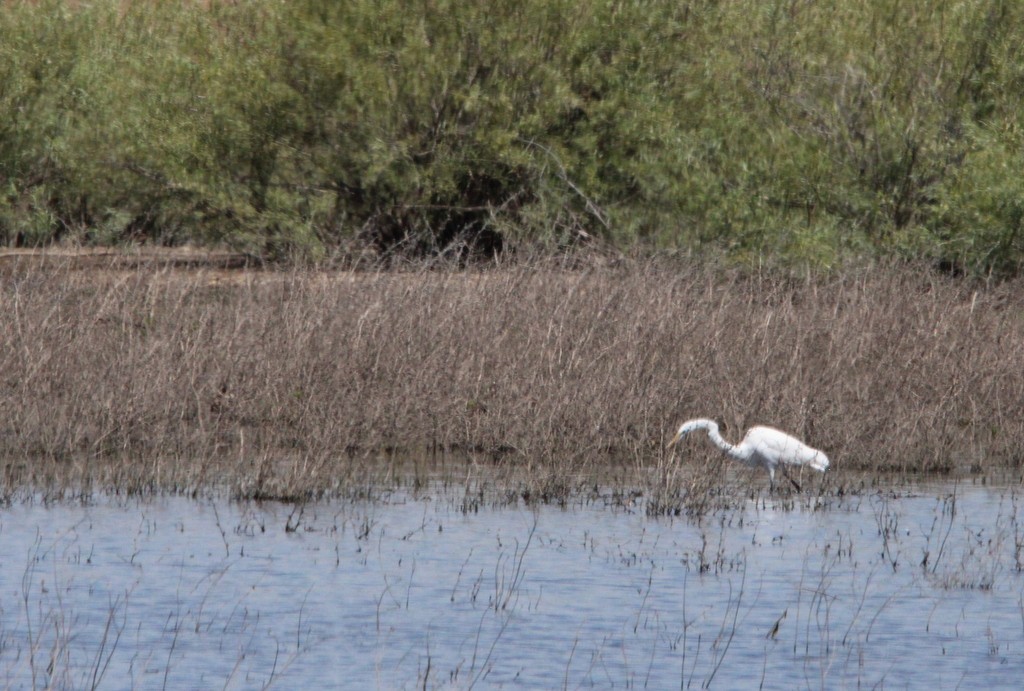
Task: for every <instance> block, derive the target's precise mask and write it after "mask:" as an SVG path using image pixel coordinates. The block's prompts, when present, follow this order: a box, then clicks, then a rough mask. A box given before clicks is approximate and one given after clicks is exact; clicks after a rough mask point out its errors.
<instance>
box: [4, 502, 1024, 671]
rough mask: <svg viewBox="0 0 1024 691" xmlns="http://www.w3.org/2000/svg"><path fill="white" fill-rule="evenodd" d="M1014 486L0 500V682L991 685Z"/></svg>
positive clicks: (1007, 608) (1000, 655)
mask: <svg viewBox="0 0 1024 691" xmlns="http://www.w3.org/2000/svg"><path fill="white" fill-rule="evenodd" d="M1018 501H1019V491H1017V492H1015V491H1014V490H1012V489H1009V488H1003V489H992V488H971V487H967V488H965V487H960V488H958V489H956V494H955V497H954V488H953V487H951V486H950V487H938V488H932V489H930V490H926V491H924V490H923V491H919V492H917V493H916V494H912V495H903V496H900V495H893V494H891V493H890V494H887V495H882V494H878V495H870V496H868V495H866V496H859V497H852V498H850V497H847V498H843V499H841V500H833V504H832V505H830V506H829V507H828V508H826V509H824V510H816V511H815V510H811V509H810V508H808V507H803V508H801V507H799V506H798V507H797V508H795V509H793V510H782V509H778V508H773V507H772V506H771V505H770V504H769V505H764V504H757V505H755V504H754V503H752V502H750V503H747V504H746V505H744V506H741V507H738V508H736V509H735V510H732V511H725V512H719V513H716V514H713V515H710V516H707V517H705V518H704V519H703V520H702V521H700V522H691V521H687V520H669V519H665V518H660V519H654V518H647V517H645V515H644V511H643V508H642V506H639V507H637V508H636V510H635V511H634V512H630V511H624V510H623V509H622V508H621V507H620V508H615V507H610V506H604V505H591V506H584V507H577V508H575V509H569V510H563V509H558V508H554V507H540V508H537V509H527V508H511V509H509V508H506V509H494V510H485V509H481V510H479V511H478V512H472V513H463V512H461V511H460V510H459V509H460V502H459V501H457V500H456V501H449V500H445V499H439V498H435V499H433V500H430V499H409V498H399V497H391V498H390V499H389V500H385V501H378V502H368V503H363V504H360V503H350V502H348V503H344V504H334V505H332V504H320V505H313V506H307V507H305V509H304V510H302V511H301V512H300V511H298V510H294V509H293V508H291V507H287V506H282V505H271V506H267V505H253V504H234V503H227V502H218V503H197V502H194V501H191V500H187V499H159V500H150V501H145V502H140V503H130V502H129V503H126V502H124V501H123V500H120V501H111V500H102V501H100V502H98V503H96V504H93V505H91V506H87V507H82V506H73V505H57V506H41V505H22V506H14V507H11V508H9V509H7V510H5V511H4V512H3V513H0V540H2V545H3V550H2V554H0V562H2V563H0V680H2V682H3V683H4V685H5V686H14V687H46V686H56V687H63V688H79V687H92V686H97V685H98V686H100V687H107V688H130V687H139V688H213V687H223V686H228V687H232V688H258V687H262V686H264V685H268V684H273V685H277V686H280V687H282V688H298V687H300V686H301V685H304V684H306V685H309V687H310V688H321V687H331V686H348V687H352V688H370V687H379V688H402V687H413V686H415V687H422V686H423V685H424V682H426V686H428V687H437V686H441V687H448V686H453V687H460V688H461V687H470V686H474V685H475V686H478V687H488V688H489V687H494V686H523V687H531V688H532V687H546V688H550V687H561V686H565V687H573V688H575V687H579V686H599V687H610V686H616V687H624V686H644V687H650V688H666V687H670V686H671V687H679V686H680V685H683V686H689V687H692V688H699V687H702V686H706V685H714V686H719V687H724V688H736V687H745V688H752V687H755V686H757V685H761V684H763V686H764V687H765V688H792V687H794V686H797V685H798V686H806V687H830V688H835V687H839V686H853V685H868V686H875V685H882V686H896V687H904V686H914V687H922V686H926V685H932V686H935V687H936V688H950V687H956V686H959V685H962V684H964V683H969V684H970V685H971V686H978V685H989V686H992V687H1012V686H1015V685H1017V684H1018V683H1019V680H1020V678H1021V673H1022V671H1024V662H1022V661H1024V601H1022V596H1021V587H1022V584H1024V579H1022V574H1021V571H1020V568H1021V566H1022V561H1024V554H1022V543H1024V528H1022V527H1021V526H1019V525H1018V522H1017V518H1018V510H1017V508H1018V507H1017V503H1018Z"/></svg>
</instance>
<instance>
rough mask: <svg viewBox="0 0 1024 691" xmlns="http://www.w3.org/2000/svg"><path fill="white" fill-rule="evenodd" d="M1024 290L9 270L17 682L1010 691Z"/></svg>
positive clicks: (0, 307) (439, 273) (1014, 677)
mask: <svg viewBox="0 0 1024 691" xmlns="http://www.w3.org/2000/svg"><path fill="white" fill-rule="evenodd" d="M102 261H107V260H102ZM1022 295H1024V291H1021V290H1020V289H1019V284H1017V283H1012V282H1011V283H993V284H980V283H976V282H969V281H957V280H953V279H950V278H948V277H941V276H936V275H934V274H928V273H927V272H922V271H918V270H916V269H915V268H914V267H909V268H908V267H900V266H873V267H867V268H865V269H863V270H862V271H859V272H853V271H851V272H848V273H845V274H843V275H831V276H826V275H821V276H814V275H808V276H806V277H804V278H802V279H797V278H794V277H793V276H776V275H768V274H751V273H749V272H742V271H733V270H728V269H725V268H721V267H719V268H717V269H715V268H706V267H699V266H695V265H693V264H686V263H685V262H682V261H675V260H652V261H649V262H636V263H631V264H627V265H623V266H619V265H604V264H600V263H593V264H586V263H584V264H582V265H575V264H572V263H571V262H567V263H558V262H545V261H540V262H538V263H536V264H526V263H523V264H515V265H509V266H498V267H493V268H491V269H489V270H477V269H473V270H455V269H451V268H441V269H438V268H436V267H435V268H429V267H426V268H425V267H413V268H410V269H409V270H407V271H402V270H392V271H328V270H299V269H296V270H262V271H251V270H248V271H246V270H241V271H240V270H236V269H233V268H231V267H228V266H223V267H217V266H211V265H209V264H208V263H203V262H198V263H196V264H192V263H189V262H185V263H174V262H166V261H160V260H155V261H154V260H152V259H151V258H146V257H142V258H138V257H136V258H134V259H132V258H131V257H129V261H121V260H118V261H111V262H110V263H109V264H106V265H100V266H96V264H95V262H93V263H92V264H90V265H88V266H86V265H83V264H82V263H81V262H80V261H79V260H78V259H77V258H68V257H64V256H60V255H55V256H45V255H44V256H41V257H40V256H35V257H31V258H29V259H28V260H26V259H25V258H24V257H20V256H4V257H2V258H0V313H2V314H4V315H5V318H4V322H3V329H2V330H0V372H3V376H2V379H0V467H2V474H0V497H2V499H3V508H2V509H0V539H2V544H3V548H4V549H3V553H2V555H0V560H2V564H0V566H2V568H0V680H2V681H0V683H2V684H3V685H5V686H9V687H13V688H24V687H29V688H51V687H59V688H181V687H204V688H210V687H214V688H215V687H226V688H258V687H266V686H271V687H272V686H278V687H282V688H295V687H299V686H302V685H307V686H315V687H320V686H323V685H324V684H329V685H330V684H334V685H349V686H353V687H360V688H366V687H377V688H412V687H415V688H424V687H426V688H438V687H440V688H445V687H454V688H470V687H476V688H493V687H524V688H536V687H544V688H551V687H556V688H557V687H564V688H570V687H572V688H577V687H602V688H605V687H630V688H634V687H639V686H646V687H649V688H664V687H673V688H674V687H677V686H679V687H682V688H700V687H712V686H717V687H726V688H728V687H736V686H744V687H752V686H763V687H764V688H793V687H794V686H801V687H810V688H834V687H837V686H840V687H842V686H855V685H858V686H859V685H871V686H898V687H904V686H922V685H927V686H932V687H937V688H956V687H958V686H965V685H968V684H969V685H971V686H977V685H987V686H990V687H1006V686H1012V685H1014V684H1016V683H1017V681H1018V680H1019V678H1020V674H1021V671H1022V670H1021V663H1020V660H1021V659H1024V655H1022V653H1024V601H1022V595H1021V592H1022V575H1021V572H1022V562H1024V530H1022V528H1021V526H1020V525H1019V516H1020V511H1019V504H1020V502H1021V500H1022V491H1021V478H1020V469H1021V459H1022V456H1021V449H1022V448H1024V302H1022V297H1021V296H1022ZM695 415H709V416H713V417H715V418H716V419H718V420H720V421H721V422H722V423H723V426H724V430H723V434H724V435H725V436H726V437H727V438H729V439H732V440H736V439H738V437H739V435H740V434H741V432H742V429H744V428H746V427H747V426H749V425H751V424H755V423H767V424H772V425H777V426H778V427H780V428H782V429H785V430H787V431H790V432H792V433H794V434H795V435H797V436H799V437H800V438H802V439H804V440H806V441H807V442H808V443H810V444H813V445H814V446H815V447H817V448H821V449H823V450H824V451H825V452H826V453H827V454H828V456H829V458H830V460H831V464H830V466H829V469H828V471H827V472H826V473H825V474H824V475H818V474H817V473H814V472H813V471H809V472H808V473H807V474H805V475H804V476H800V477H799V478H798V479H799V480H800V483H801V485H802V486H803V488H804V492H803V493H792V492H790V491H788V490H785V491H781V490H780V491H778V492H777V493H775V494H769V493H768V491H767V481H766V478H765V477H764V473H763V472H758V471H748V470H745V469H743V468H739V467H736V466H735V465H733V464H730V463H727V462H725V461H724V460H723V458H722V457H721V455H720V454H719V453H718V451H717V450H715V449H714V448H713V447H711V445H709V444H707V443H706V440H700V441H687V442H685V443H684V444H681V445H679V446H678V447H677V448H675V449H673V450H672V451H671V452H670V451H668V450H666V449H665V442H667V441H668V439H669V437H670V435H671V432H672V431H673V430H674V429H675V427H676V425H678V424H679V422H680V421H682V420H683V419H686V418H689V417H693V416H695Z"/></svg>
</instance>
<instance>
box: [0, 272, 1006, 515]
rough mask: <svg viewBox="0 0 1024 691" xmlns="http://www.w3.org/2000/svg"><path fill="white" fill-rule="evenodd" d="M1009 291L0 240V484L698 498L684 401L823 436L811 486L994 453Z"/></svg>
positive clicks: (999, 433) (737, 427)
mask: <svg viewBox="0 0 1024 691" xmlns="http://www.w3.org/2000/svg"><path fill="white" fill-rule="evenodd" d="M76 267H77V268H76ZM1021 288H1022V286H1021V284H1019V283H1015V284H1002V285H999V286H996V287H988V288H984V287H978V286H976V285H972V284H968V283H965V282H958V281H954V280H949V279H944V278H939V277H936V276H934V275H929V274H928V273H926V272H923V271H918V270H913V269H906V268H903V269H897V268H892V267H888V268H872V269H868V270H864V271H862V272H860V273H852V272H851V273H847V274H844V275H841V276H837V277H831V278H820V277H819V278H809V279H807V280H804V281H799V280H794V279H792V278H785V279H784V278H778V277H766V276H751V275H749V274H741V273H739V272H734V271H727V270H722V269H704V268H700V267H698V266H694V265H687V264H681V263H678V262H648V263H630V262H625V263H623V264H620V265H618V266H615V267H588V268H583V269H579V268H575V269H571V270H570V269H566V268H562V267H559V266H556V265H552V264H549V263H544V262H539V263H534V264H530V265H522V264H520V265H516V266H511V267H506V268H498V269H490V270H484V271H479V270H462V271H457V270H451V271H447V270H446V271H436V270H435V271H428V270H412V271H388V272H341V271H337V272H325V271H310V270H303V271H294V272H272V271H232V270H225V269H222V268H203V267H202V266H195V265H192V266H186V267H185V268H182V266H181V265H180V264H178V265H168V264H167V263H165V262H152V261H148V260H147V261H138V262H136V263H135V265H131V266H126V265H124V263H123V262H121V263H118V264H112V265H109V266H108V267H107V268H97V267H96V266H90V267H86V268H84V269H83V268H81V265H77V264H74V263H71V262H70V260H67V259H60V258H53V257H51V258H49V259H48V260H47V261H46V262H43V263H40V262H38V261H24V260H19V259H12V258H10V257H7V258H4V259H3V260H2V261H0V313H2V314H3V315H4V316H3V323H4V326H3V330H2V332H0V372H2V377H0V461H2V464H3V468H4V475H3V485H4V486H5V487H6V488H7V489H8V491H10V490H12V489H16V488H25V487H33V488H40V487H42V488H47V487H66V486H75V487H97V486H99V487H103V488H110V489H114V490H118V491H137V490H142V489H147V488H155V489H171V490H180V491H201V490H203V489H204V488H208V487H213V486H229V487H232V488H233V489H234V491H235V492H237V493H239V494H241V495H244V496H295V495H297V494H302V493H314V494H316V493H322V492H327V493H330V492H335V491H349V490H351V489H352V488H353V487H359V486H362V485H363V484H366V483H374V482H379V481H381V479H382V478H384V479H385V480H386V479H389V478H390V479H394V478H396V477H397V473H398V470H397V467H398V465H399V460H396V459H407V458H425V457H427V456H429V455H430V454H431V453H433V452H451V451H455V452H458V454H459V455H461V456H462V457H463V458H467V459H468V465H461V466H459V468H460V469H459V470H458V471H453V474H451V475H449V480H448V481H455V480H454V479H453V478H457V477H459V476H460V475H462V474H466V473H472V472H473V471H472V469H473V467H474V464H486V465H488V466H495V467H498V468H499V469H503V470H502V471H501V472H505V473H507V475H506V477H507V479H508V482H509V484H510V486H511V487H514V488H515V491H516V492H520V493H522V494H523V495H532V496H541V497H542V498H545V499H552V498H553V499H558V498H559V497H564V496H565V495H567V494H568V493H571V492H573V491H575V490H577V489H579V487H581V486H583V485H588V484H592V483H593V482H596V481H598V480H596V479H595V478H597V477H598V474H597V473H598V469H601V475H600V477H601V478H605V480H604V481H607V478H608V475H607V471H608V469H609V468H612V469H618V470H619V471H621V473H622V476H621V477H622V478H623V482H627V483H628V482H630V481H636V478H637V477H641V476H644V477H648V478H653V479H654V480H653V481H654V483H655V484H657V485H659V486H662V487H684V488H685V487H686V486H687V485H691V486H693V488H694V489H695V490H702V489H704V488H706V487H707V485H708V483H709V482H717V481H720V479H721V477H722V475H721V474H722V472H723V471H722V466H723V464H722V463H721V461H720V458H719V457H718V456H717V454H715V453H713V452H712V451H711V450H710V449H709V448H708V446H709V445H707V444H706V442H704V441H703V440H696V441H691V442H687V444H685V445H684V446H683V448H682V449H681V450H680V451H679V452H678V453H677V455H676V459H677V462H673V461H670V459H669V458H668V457H666V455H665V452H664V451H663V446H664V442H665V441H666V438H667V437H668V436H669V434H670V432H671V431H672V430H673V428H674V427H675V426H676V425H677V424H678V423H679V422H680V421H681V420H683V419H685V418H688V417H694V416H710V417H714V418H716V419H718V420H720V421H721V422H723V423H724V425H725V432H724V433H725V436H726V437H727V438H733V439H736V438H738V437H739V435H740V434H741V433H742V430H743V429H744V428H745V427H747V426H749V425H751V424H755V423H763V424H770V425H774V426H777V427H780V428H782V429H785V430H787V431H790V432H792V433H794V434H796V435H797V436H800V437H802V438H804V439H806V440H807V441H808V442H809V443H811V444H813V445H814V446H817V447H819V448H822V449H824V450H826V452H828V454H829V456H830V457H831V458H832V460H833V466H832V470H830V471H829V476H831V477H838V478H843V477H844V476H846V475H847V474H849V476H850V477H852V473H853V471H863V470H868V471H873V472H883V471H899V472H916V471H950V470H955V469H963V468H965V467H967V468H970V469H973V470H976V471H996V470H1001V469H1007V468H1012V469H1017V468H1019V467H1020V466H1021V462H1022V458H1024V293H1022V291H1021ZM395 452H397V453H395ZM425 452H426V453H425ZM435 458H436V459H441V460H440V461H438V462H445V463H447V462H448V461H446V460H444V459H445V458H449V456H447V455H445V454H443V453H439V454H436V455H435ZM467 468H468V470H467ZM744 472H746V471H744ZM750 477H751V479H753V480H755V481H756V482H757V483H759V484H761V483H763V482H764V480H765V478H762V477H760V476H759V475H757V476H755V474H753V473H750ZM709 478H710V480H709ZM611 482H612V483H615V482H617V480H616V479H615V478H614V477H613V478H612V479H611Z"/></svg>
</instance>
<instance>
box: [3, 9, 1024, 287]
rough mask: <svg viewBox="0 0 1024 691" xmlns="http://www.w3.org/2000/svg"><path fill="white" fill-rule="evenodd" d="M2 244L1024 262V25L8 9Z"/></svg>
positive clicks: (895, 16) (745, 12) (953, 13)
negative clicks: (547, 250) (598, 246)
mask: <svg viewBox="0 0 1024 691" xmlns="http://www.w3.org/2000/svg"><path fill="white" fill-rule="evenodd" d="M0 37H2V40H0V240H2V241H4V242H6V243H7V244H24V245H36V244H44V243H48V242H52V241H55V240H57V241H59V240H65V239H70V240H73V241H77V242H88V243H101V244H106V243H117V242H124V241H130V240H146V241H152V242H162V243H168V244H174V243H181V242H186V241H188V242H209V243H226V244H228V245H231V246H235V247H238V248H240V249H243V250H246V251H249V252H252V253H254V254H257V255H259V256H262V257H265V258H268V259H277V258H288V257H307V258H314V259H315V258H320V257H324V256H326V255H329V254H332V253H335V252H339V251H341V252H345V251H349V250H352V249H355V248H363V247H373V248H375V249H376V250H377V251H379V252H381V253H384V254H389V253H412V254H433V253H464V252H466V251H467V250H470V249H472V248H473V247H474V246H475V247H477V249H479V250H481V251H483V252H484V253H485V254H486V253H488V252H491V251H495V250H497V249H498V248H500V247H501V246H503V245H504V246H508V245H510V244H512V245H520V244H528V245H538V246H543V247H552V248H558V247H564V246H565V245H567V244H571V243H575V242H578V241H580V239H581V238H588V237H596V238H600V239H601V240H603V241H605V242H607V243H609V244H611V245H613V246H616V247H619V248H623V249H626V248H635V247H638V246H639V247H646V248H680V249H685V250H688V251H702V250H712V251H714V252H725V253H727V254H729V255H731V256H733V257H735V258H737V259H738V260H741V261H763V260H765V259H768V260H770V261H779V262H783V263H799V264H804V263H810V264H813V265H816V266H825V267H828V266H834V265H837V264H840V263H841V262H843V261H845V260H847V259H849V258H851V257H858V256H876V255H879V254H886V255H891V254H897V255H898V254H906V255H909V256H915V257H919V256H925V257H929V258H931V259H933V260H934V261H935V262H936V263H938V264H941V265H943V266H945V267H948V268H950V269H952V270H956V271H964V272H970V273H999V274H1014V273H1019V271H1020V269H1021V267H1022V264H1024V232H1022V230H1021V226H1022V223H1024V182H1022V180H1024V177H1022V176H1020V175H1019V174H1018V171H1019V169H1020V168H1021V164H1022V158H1021V154H1022V149H1021V144H1022V135H1021V126H1022V123H1021V115H1020V113H1021V112H1024V110H1022V108H1021V102H1020V101H1021V98H1022V95H1024V56H1022V51H1024V6H1021V5H1019V4H1018V3H1014V2H1009V1H1008V0H1006V1H999V0H992V1H990V2H984V3H979V2H967V1H952V0H947V1H942V0H939V1H938V2H930V3H924V2H909V3H908V2H900V1H899V0H859V1H857V2H828V1H826V2H803V1H800V0H787V1H785V2H783V1H781V0H770V1H768V2H763V3H749V2H739V1H738V0H724V1H717V2H713V1H711V0H704V1H702V0H692V1H690V2H686V1H680V0H652V1H651V2H645V3H638V2H627V1H624V0H553V1H549V0H544V1H541V0H522V1H519V2H507V1H504V0H499V1H498V2H493V3H468V2H458V1H456V0H419V1H412V0H349V1H347V2H343V3H337V2H324V1H323V0H319V1H317V0H295V1H293V2H284V1H282V0H278V1H267V2H240V3H226V2H217V1H216V0H213V1H211V2H208V3H185V4H178V3H173V4H172V3H159V2H142V3H125V2H114V1H113V0H95V1H94V2H91V3H87V2H76V3H66V2H58V1H57V0H42V1H40V2H31V3H28V2H11V3H7V4H5V6H4V11H3V12H2V13H0Z"/></svg>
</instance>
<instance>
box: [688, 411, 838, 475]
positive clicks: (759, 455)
mask: <svg viewBox="0 0 1024 691" xmlns="http://www.w3.org/2000/svg"><path fill="white" fill-rule="evenodd" d="M698 429H703V430H707V433H708V437H710V438H711V441H713V442H714V443H715V444H716V445H717V446H718V448H720V449H721V450H722V451H724V452H725V455H727V456H729V458H734V459H736V460H737V461H739V462H740V463H743V464H745V465H748V466H750V467H751V468H756V467H758V466H760V467H762V468H764V469H765V470H767V471H768V477H769V478H771V486H772V488H773V489H774V487H775V469H776V468H778V467H780V466H781V467H782V473H783V475H785V476H786V478H787V479H788V480H789V481H790V482H792V483H793V486H794V487H796V490H797V491H798V492H799V491H800V485H798V484H797V483H796V480H794V479H793V478H791V477H790V476H789V473H787V472H786V466H787V465H809V466H811V467H812V468H814V469H815V470H819V471H821V472H825V470H826V469H827V468H828V456H826V455H825V453H824V452H822V451H818V450H817V449H812V448H811V447H809V446H807V444H804V443H803V442H802V441H800V440H799V439H797V438H796V437H791V436H789V435H788V434H786V433H785V432H780V431H779V430H777V429H775V428H773V427H760V426H758V427H751V428H750V429H749V430H747V434H746V435H745V436H744V437H743V441H741V442H740V443H739V444H736V445H735V446H733V445H732V444H730V443H729V442H727V441H726V440H725V439H722V435H721V434H719V433H718V423H716V422H715V421H714V420H708V419H706V418H698V419H696V420H687V421H686V422H684V423H683V424H682V426H681V427H680V428H679V431H678V432H676V436H674V437H672V441H670V442H669V443H668V448H672V447H673V446H674V445H675V444H676V442H678V441H679V440H680V439H682V438H683V437H685V436H686V435H687V434H689V433H690V432H692V431H694V430H698Z"/></svg>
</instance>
